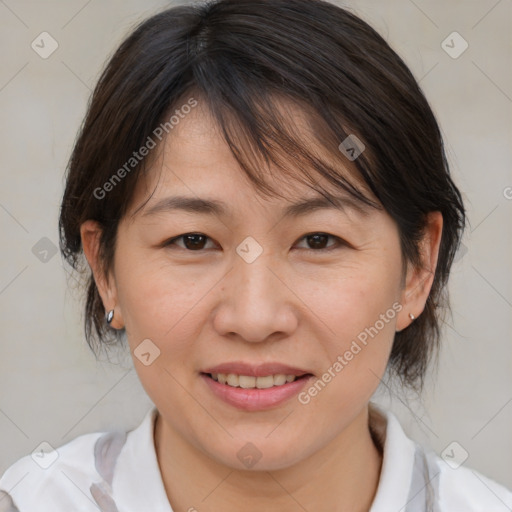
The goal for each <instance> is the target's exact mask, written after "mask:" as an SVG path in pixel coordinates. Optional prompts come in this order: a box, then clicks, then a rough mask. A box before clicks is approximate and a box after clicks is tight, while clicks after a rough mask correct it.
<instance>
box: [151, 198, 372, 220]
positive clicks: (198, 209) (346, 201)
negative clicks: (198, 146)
mask: <svg viewBox="0 0 512 512" xmlns="http://www.w3.org/2000/svg"><path fill="white" fill-rule="evenodd" d="M370 208H371V205H367V204H365V203H363V202H362V201H361V200H356V199H355V198H354V199H353V198H351V197H349V196H341V197H336V196H329V197H324V196H319V197H313V198H305V199H302V200H300V201H299V202H297V203H294V204H291V205H288V206H287V207H285V208H283V212H282V215H283V217H291V218H297V217H302V216H305V215H307V214H309V213H313V212H315V211H318V210H332V209H334V210H339V211H345V210H346V209H350V210H354V211H356V212H359V213H361V214H362V215H365V216H366V215H368V214H369V212H370ZM174 211H185V212H188V213H195V214H201V215H214V216H217V217H230V216H231V217H232V216H234V214H233V213H231V211H230V209H229V207H228V205H227V204H226V203H224V202H222V201H219V200H217V199H207V198H200V197H188V196H173V197H166V198H164V199H161V200H160V201H158V202H157V203H156V204H154V205H153V206H152V207H151V208H149V209H147V210H146V211H144V212H143V214H142V216H143V217H147V216H153V215H157V214H161V213H171V212H174Z"/></svg>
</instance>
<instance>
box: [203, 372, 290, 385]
mask: <svg viewBox="0 0 512 512" xmlns="http://www.w3.org/2000/svg"><path fill="white" fill-rule="evenodd" d="M211 376H212V379H213V380H218V381H219V382H220V383H221V384H227V385H228V386H232V387H235V388H238V387H240V388H246V389H247V388H249V389H250V388H258V389H266V388H271V387H272V386H282V385H283V384H286V383H287V382H293V381H294V380H295V379H296V378H297V376H296V375H284V374H283V373H278V374H276V375H267V376H265V377H252V376H250V375H236V374H234V373H212V374H211Z"/></svg>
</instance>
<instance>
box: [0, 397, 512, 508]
mask: <svg viewBox="0 0 512 512" xmlns="http://www.w3.org/2000/svg"><path fill="white" fill-rule="evenodd" d="M156 416H157V410H156V408H153V409H151V410H150V411H149V412H148V413H147V414H146V416H145V418H144V420H143V421H142V423H141V424H140V425H139V426H138V427H137V428H135V429H134V430H132V431H130V432H128V433H125V432H110V433H104V432H98V433H94V434H86V435H82V436H79V437H77V438H76V439H74V440H72V441H71V442H69V443H67V444H65V445H64V446H62V447H60V448H58V449H57V450H55V451H54V452H49V453H44V452H42V453H40V454H37V453H36V454H33V455H27V456H26V457H23V458H21V459H20V460H18V461H17V462H15V463H14V464H13V465H12V466H10V467H9V469H8V470H7V471H6V472H5V473H4V475H3V476H2V478H1V479H0V512H70V511H74V512H98V510H99V511H101V512H141V511H144V512H173V510H172V508H171V506H170V504H169V501H168V499H167V495H166V492H165V489H164V485H163V482H162V477H161V474H160V470H159V466H158V460H157V457H156V452H155V447H154V439H153V432H154V421H155V418H156ZM370 419H371V425H372V431H373V432H374V433H375V434H376V436H377V438H378V439H379V440H380V443H381V445H382V446H383V450H384V453H383V463H382V470H381V476H380V480H379V485H378V488H377V493H376V495H375V499H374V501H373V504H372V507H371V509H370V512H511V511H512V492H511V491H510V490H508V489H506V488H505V487H503V486H502V485H500V484H498V483H496V482H495V481H493V480H491V479H489V478H486V477H485V476H483V475H481V474H480V473H479V472H477V471H474V470H472V469H470V468H467V467H465V466H460V467H458V468H456V469H454V467H455V466H456V464H451V465H450V464H448V462H445V461H444V460H443V459H441V458H440V457H438V456H437V455H436V454H435V453H434V452H432V451H429V450H426V449H425V448H423V447H422V446H420V445H419V444H417V443H416V442H414V441H412V440H411V439H409V438H408V437H407V436H406V435H405V433H404V431H403V430H402V427H401V426H400V424H399V422H398V419H397V418H396V416H395V415H394V414H392V413H391V412H389V411H385V410H382V409H380V408H379V407H377V406H375V405H374V404H371V407H370ZM452 466H453V467H452ZM195 508H196V509H197V510H198V511H200V510H201V507H200V504H197V507H195ZM191 509H192V510H193V509H194V504H193V503H192V504H191Z"/></svg>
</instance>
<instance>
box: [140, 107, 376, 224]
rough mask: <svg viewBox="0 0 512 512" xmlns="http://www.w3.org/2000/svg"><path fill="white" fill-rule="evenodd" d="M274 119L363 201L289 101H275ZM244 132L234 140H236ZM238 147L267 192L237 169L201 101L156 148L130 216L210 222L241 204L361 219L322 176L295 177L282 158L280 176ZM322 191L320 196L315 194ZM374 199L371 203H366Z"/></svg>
mask: <svg viewBox="0 0 512 512" xmlns="http://www.w3.org/2000/svg"><path fill="white" fill-rule="evenodd" d="M280 105H281V107H280V108H281V115H282V117H283V121H284V122H286V123H288V125H287V127H291V129H292V130H294V131H295V132H300V137H301V139H302V140H303V143H304V144H306V145H307V149H308V151H310V152H311V153H313V154H315V155H316V156H320V157H321V158H322V159H324V160H326V161H329V164H330V165H333V166H335V167H336V169H337V172H338V173H339V175H340V176H344V177H345V178H346V179H347V180H348V181H350V182H352V183H353V184H354V185H355V186H356V187H357V188H358V189H360V190H361V191H362V192H363V193H364V194H365V195H366V196H367V197H370V198H371V194H370V193H368V190H367V187H366V186H365V185H364V184H363V185H362V183H361V179H360V177H359V176H358V173H357V171H356V170H355V166H354V164H353V163H351V162H349V161H348V160H346V159H345V158H343V157H342V156H341V155H340V156H338V157H337V158H336V157H335V156H333V155H330V154H327V152H326V151H325V150H323V149H322V148H321V147H320V144H319V143H318V142H317V141H316V139H315V137H314V136H313V135H312V133H311V127H310V126H309V123H308V120H307V118H306V116H305V115H304V113H303V112H302V111H301V110H300V109H298V108H297V107H296V106H294V105H293V104H291V103H289V102H288V103H282V104H280ZM242 138H243V134H241V139H242ZM240 141H241V146H242V147H243V150H244V152H245V153H244V156H245V157H246V158H248V159H249V161H250V162H251V164H250V165H251V168H252V170H253V172H256V173H257V174H258V175H259V176H263V180H264V181H265V182H266V183H267V184H268V186H269V188H270V189H271V190H272V193H271V194H270V195H269V194H267V193H263V194H262V193H261V190H259V189H258V188H257V187H255V185H254V183H253V182H252V181H251V179H250V178H249V176H247V174H246V173H245V172H244V170H243V169H241V167H240V163H239V161H238V160H237V158H235V156H234V154H233V152H232V150H231V148H230V147H229V145H228V144H227V142H226V140H225V138H224V136H223V134H222V130H221V128H220V126H219V125H218V123H217V122H216V120H215V119H214V118H213V116H212V114H211V112H210V111H209V109H208V108H207V107H206V106H205V102H204V101H201V100H199V101H198V104H197V106H196V107H195V108H194V109H193V110H192V111H191V112H190V113H188V114H187V115H186V116H183V117H181V118H180V120H179V122H178V123H177V124H176V125H174V127H173V129H172V130H171V131H170V133H169V134H168V136H167V137H166V138H165V139H163V141H162V142H161V143H160V145H159V147H158V150H157V153H158V156H157V157H156V158H155V159H154V161H153V162H152V164H151V166H150V168H149V172H148V173H147V176H145V179H144V180H140V181H142V182H141V183H138V187H137V188H136V193H135V200H134V205H135V206H138V207H137V210H136V213H139V211H140V214H141V215H143V216H150V215H155V214H159V213H165V212H166V211H168V212H170V211H179V210H182V211H188V212H191V213H193V212H196V213H204V214H211V215H216V216H224V217H229V216H234V215H235V211H234V209H233V206H232V205H233V204H235V203H237V202H240V203H242V204H244V203H246V202H247V201H258V202H260V203H261V202H265V204H266V205H268V206H270V207H273V206H274V205H277V204H280V205H282V206H283V213H284V214H285V215H286V216H290V217H298V216H301V215H304V214H306V213H309V212H312V211H316V210H319V209H322V208H336V209H339V210H344V209H345V210H347V209H350V210H353V211H356V212H358V213H360V214H365V215H366V214H368V213H369V212H370V210H371V207H369V205H365V204H364V203H363V202H362V201H360V200H358V199H357V198H355V197H354V196H353V195H351V194H349V193H348V192H346V191H345V190H343V189H342V188H341V187H336V186H334V185H333V184H332V183H328V181H327V180H326V178H325V177H323V176H320V174H318V173H317V174H316V175H315V173H314V172H311V173H310V176H309V177H308V178H304V175H303V174H300V173H299V172H298V171H297V172H294V166H295V165H296V159H295V157H294V155H286V158H287V163H286V167H287V169H288V170H291V174H288V171H287V173H283V172H281V170H280V169H276V168H275V166H272V165H271V164H267V163H266V162H264V161H263V159H262V158H260V157H258V156H257V155H256V154H255V153H254V151H253V146H252V145H251V144H247V141H245V142H246V143H244V141H242V140H240ZM319 189H320V190H323V191H324V193H323V194H322V193H320V192H318V191H317V190H319ZM371 199H372V200H374V198H371Z"/></svg>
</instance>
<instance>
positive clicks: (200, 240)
mask: <svg viewBox="0 0 512 512" xmlns="http://www.w3.org/2000/svg"><path fill="white" fill-rule="evenodd" d="M178 240H183V245H178V244H177V243H176V242H177V241H178ZM208 240H210V239H209V237H207V236H206V235H203V234H202V233H186V234H184V235H180V236H177V237H175V238H172V239H171V240H169V241H168V242H166V244H165V245H166V246H170V245H178V247H182V248H184V249H186V250H188V251H201V250H203V249H205V245H206V242H207V241H208Z"/></svg>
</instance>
